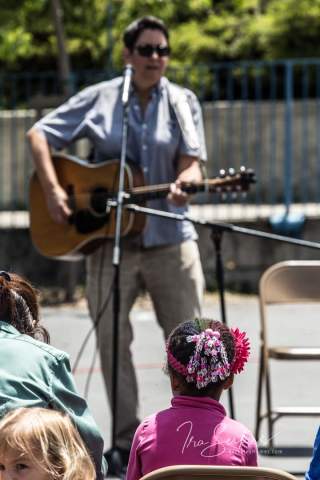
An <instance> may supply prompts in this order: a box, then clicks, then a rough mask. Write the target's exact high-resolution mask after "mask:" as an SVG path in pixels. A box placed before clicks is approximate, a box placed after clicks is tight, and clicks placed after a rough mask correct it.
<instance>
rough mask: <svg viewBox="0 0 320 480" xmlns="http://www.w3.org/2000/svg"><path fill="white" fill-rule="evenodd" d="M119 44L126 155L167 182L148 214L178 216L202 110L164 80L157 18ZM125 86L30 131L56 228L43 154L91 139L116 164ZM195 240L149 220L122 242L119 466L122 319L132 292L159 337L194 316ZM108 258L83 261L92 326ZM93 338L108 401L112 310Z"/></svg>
mask: <svg viewBox="0 0 320 480" xmlns="http://www.w3.org/2000/svg"><path fill="white" fill-rule="evenodd" d="M123 40H124V59H125V62H126V63H130V64H131V65H132V66H133V69H134V74H133V91H132V94H131V95H130V99H129V129H128V130H129V131H128V146H127V156H128V158H129V159H130V160H131V161H132V162H134V163H136V164H138V165H139V166H140V168H141V170H142V172H143V174H144V178H145V181H146V183H147V184H150V185H152V184H155V183H170V193H169V195H168V196H167V197H166V198H161V199H156V200H152V201H149V202H148V206H150V207H152V208H157V209H161V210H166V211H171V212H176V213H184V212H185V211H186V210H187V208H188V207H187V200H188V195H187V194H186V193H184V192H183V191H182V189H181V188H180V185H181V182H185V181H187V182H189V181H195V182H197V181H200V180H201V169H200V166H199V160H206V149H205V144H204V133H203V125H202V114H201V109H200V105H199V102H198V100H197V98H196V97H195V95H194V94H193V93H192V92H191V91H190V90H187V89H183V88H181V87H178V86H177V85H174V84H171V83H170V82H169V81H168V80H167V78H166V77H164V73H165V70H166V67H167V64H168V59H169V54H170V46H169V34H168V30H167V28H166V26H165V25H164V23H163V22H162V21H161V20H159V19H157V18H155V17H143V18H141V19H139V20H136V21H134V22H133V23H132V24H130V25H129V27H128V28H127V29H126V30H125V32H124V36H123ZM122 85H123V78H122V77H118V78H114V79H113V80H111V81H107V82H102V83H99V84H97V85H94V86H91V87H89V88H86V89H84V90H83V91H81V92H80V93H78V94H77V95H75V96H73V97H72V98H70V99H69V100H68V101H67V102H66V103H64V104H63V105H62V106H60V107H59V108H57V109H56V110H54V111H53V112H51V113H49V114H48V115H47V116H45V117H44V118H43V119H42V120H40V121H39V122H37V123H36V124H35V125H34V126H33V128H32V129H31V130H30V131H29V133H28V138H29V140H30V144H31V148H32V152H33V157H34V163H35V168H36V172H37V176H38V178H39V181H40V184H41V186H42V189H43V192H44V195H45V199H46V203H47V208H48V210H49V213H50V215H51V217H52V219H53V220H54V221H55V222H57V223H59V224H64V223H67V222H68V218H69V216H70V215H71V213H72V209H71V207H70V204H69V202H68V194H67V192H66V191H65V190H64V189H63V188H62V186H61V185H60V184H59V181H58V177H57V174H56V171H55V168H54V164H53V162H52V159H51V154H50V149H51V147H52V148H54V149H55V150H60V149H63V148H65V147H67V146H68V145H70V144H71V143H73V142H75V141H76V140H78V139H80V138H88V139H89V141H90V142H91V143H92V145H93V147H94V162H101V161H104V160H106V159H111V158H120V154H121V132H122V118H123V117H122V115H123V107H122V103H121V91H122ZM196 239H197V235H196V232H195V230H194V228H193V225H192V224H190V222H187V221H185V222H173V221H170V220H166V219H164V218H159V217H154V216H152V217H149V218H147V221H146V226H145V228H144V230H143V232H142V234H139V235H134V236H128V237H126V238H124V239H123V242H122V244H123V255H122V261H121V273H120V291H121V306H120V318H119V322H120V323H119V332H120V344H119V367H118V372H119V377H118V385H119V394H118V408H117V411H118V418H117V422H116V425H117V432H116V443H117V448H118V449H119V452H120V453H121V455H122V459H123V464H124V466H125V465H126V462H127V456H128V455H127V454H128V451H129V449H130V445H131V441H132V437H133V435H134V432H135V430H136V427H137V426H138V424H139V419H138V417H137V405H138V395H137V383H136V377H135V371H134V367H133V364H132V358H131V351H130V344H131V341H132V327H131V324H130V321H129V313H130V310H131V308H132V306H133V303H134V301H135V299H136V298H137V296H138V294H139V292H140V291H141V290H142V289H146V290H147V291H148V292H149V293H150V296H151V298H152V302H153V305H154V309H155V312H156V315H157V320H158V322H159V325H160V326H161V327H162V329H163V332H164V336H165V337H167V336H168V334H169V332H170V331H171V330H172V329H173V328H174V327H175V326H176V325H177V324H178V323H180V322H183V321H186V320H191V319H194V318H195V317H197V316H199V315H200V306H201V302H202V294H203V288H204V280H203V273H202V268H201V263H200V258H199V251H198V247H197V243H196ZM112 250H113V242H112V241H108V242H106V243H104V245H103V246H100V247H99V248H98V249H96V250H95V251H94V252H93V253H92V254H90V255H88V256H87V257H86V266H87V295H88V304H89V309H90V314H91V317H92V319H93V320H95V318H96V317H97V315H98V313H99V311H100V309H101V306H102V305H103V304H104V301H105V299H106V296H107V295H108V292H109V290H110V288H111V287H110V284H111V282H112V276H113V275H112V268H113V267H112ZM96 333H97V335H98V341H99V348H100V356H101V366H102V371H103V376H104V380H105V384H106V388H107V391H108V394H109V395H110V393H111V388H112V384H111V382H112V372H111V365H112V302H109V303H108V305H107V307H106V308H105V311H104V312H103V315H102V318H101V321H100V323H99V327H98V328H97V332H96ZM106 457H107V459H108V458H109V457H108V452H107V453H106ZM109 460H110V458H109ZM112 469H113V466H112V465H109V471H110V473H118V472H112Z"/></svg>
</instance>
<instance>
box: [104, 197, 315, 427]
mask: <svg viewBox="0 0 320 480" xmlns="http://www.w3.org/2000/svg"><path fill="white" fill-rule="evenodd" d="M114 204H115V202H113V206H115V205H114ZM124 208H126V209H127V210H129V211H132V212H136V213H144V214H146V215H153V216H157V217H163V218H166V219H169V220H175V221H180V222H181V221H183V220H188V221H190V222H192V223H193V224H194V225H201V226H204V227H208V228H211V234H212V235H211V236H212V239H213V242H214V245H215V249H216V279H217V285H218V290H219V297H220V310H221V318H222V321H223V323H225V324H227V319H226V309H225V300H224V271H223V262H222V256H221V239H222V234H223V232H234V233H240V234H244V235H251V236H254V237H260V238H265V239H268V240H277V241H279V242H286V243H291V244H294V245H299V246H301V247H308V248H315V249H320V243H317V242H310V241H308V240H300V239H297V238H291V237H286V236H283V235H276V234H273V233H267V232H262V231H259V230H253V229H249V228H242V227H238V226H235V225H232V224H229V223H212V222H207V221H205V220H196V219H194V218H192V217H190V216H189V215H188V214H178V213H172V212H165V211H163V210H155V209H153V208H148V207H141V206H139V205H135V204H127V205H124ZM228 396H229V406H230V416H231V418H235V413H234V403H233V393H232V388H229V390H228Z"/></svg>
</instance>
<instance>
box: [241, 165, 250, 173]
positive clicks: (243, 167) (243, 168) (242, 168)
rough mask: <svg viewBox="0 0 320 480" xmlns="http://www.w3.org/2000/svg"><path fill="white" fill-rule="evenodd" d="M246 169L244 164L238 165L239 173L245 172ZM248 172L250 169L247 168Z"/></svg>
mask: <svg viewBox="0 0 320 480" xmlns="http://www.w3.org/2000/svg"><path fill="white" fill-rule="evenodd" d="M246 171H247V169H246V167H245V166H244V165H241V167H240V173H245V172H246ZM249 172H250V170H249Z"/></svg>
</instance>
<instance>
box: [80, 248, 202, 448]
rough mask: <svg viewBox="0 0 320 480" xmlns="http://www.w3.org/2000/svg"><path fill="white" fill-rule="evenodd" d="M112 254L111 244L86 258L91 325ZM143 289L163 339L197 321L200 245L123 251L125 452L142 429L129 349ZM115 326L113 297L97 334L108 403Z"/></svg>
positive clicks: (121, 411)
mask: <svg viewBox="0 0 320 480" xmlns="http://www.w3.org/2000/svg"><path fill="white" fill-rule="evenodd" d="M112 252H113V245H112V242H110V243H106V244H105V246H104V247H102V248H100V249H99V250H97V251H96V252H94V253H93V254H92V255H90V256H89V257H88V258H87V295H88V302H89V309H90V314H91V316H92V319H93V320H94V319H95V318H96V315H97V311H99V310H100V309H101V305H102V304H103V303H104V301H105V299H106V296H107V295H108V292H109V291H110V288H111V284H112V279H113V266H112ZM100 282H101V284H100ZM99 284H100V287H99ZM142 288H145V289H146V290H147V291H148V292H149V294H150V296H151V298H152V302H153V305H154V309H155V312H156V316H157V320H158V322H159V324H160V326H161V327H162V329H163V332H164V336H165V337H167V336H168V335H169V333H170V332H171V330H172V329H173V328H174V327H175V326H176V325H177V324H179V323H181V322H183V321H185V320H190V319H194V318H195V317H197V316H199V315H200V307H201V303H202V295H203V288H204V281H203V273H202V268H201V263H200V257H199V250H198V246H197V243H196V242H194V241H186V242H183V243H181V244H177V245H170V246H165V247H155V248H150V249H143V248H138V247H133V248H126V247H125V246H124V248H123V255H122V260H121V268H120V301H121V305H120V315H119V360H118V405H117V412H118V416H117V421H116V427H117V429H116V444H117V446H118V447H121V448H125V449H129V448H130V446H131V442H132V437H133V435H134V432H135V429H136V427H137V426H138V424H139V419H138V418H137V407H138V392H137V382H136V375H135V371H134V367H133V364H132V356H131V350H130V344H131V342H132V339H133V334H132V327H131V324H130V321H129V313H130V310H131V308H132V306H133V303H134V301H135V299H136V298H137V296H138V294H139V292H140V291H141V289H142ZM98 303H99V305H98ZM112 323H113V304H112V296H111V298H110V301H109V302H108V305H107V308H106V309H105V311H104V312H103V315H102V317H101V320H100V322H99V326H98V329H97V332H96V333H97V339H98V344H99V350H100V358H101V367H102V372H103V377H104V381H105V385H106V389H107V393H108V397H109V401H110V399H111V391H112V345H113V344H112V342H113V336H112V335H113V334H112ZM163 348H165V347H163Z"/></svg>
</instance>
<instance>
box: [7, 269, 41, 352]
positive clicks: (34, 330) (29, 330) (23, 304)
mask: <svg viewBox="0 0 320 480" xmlns="http://www.w3.org/2000/svg"><path fill="white" fill-rule="evenodd" d="M37 297H38V293H37V291H36V290H35V289H34V288H33V287H32V286H31V284H30V283H29V282H27V280H25V279H24V278H22V277H21V276H20V275H17V274H16V273H8V272H4V271H0V320H2V321H5V322H7V323H9V324H10V325H12V326H13V327H15V328H16V329H17V330H18V331H19V332H20V333H23V334H26V335H29V336H30V337H32V338H36V339H37V340H41V341H43V342H45V343H49V341H50V336H49V333H48V331H47V330H46V329H45V328H44V327H43V326H42V325H40V324H39V322H40V315H39V303H38V298H37Z"/></svg>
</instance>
